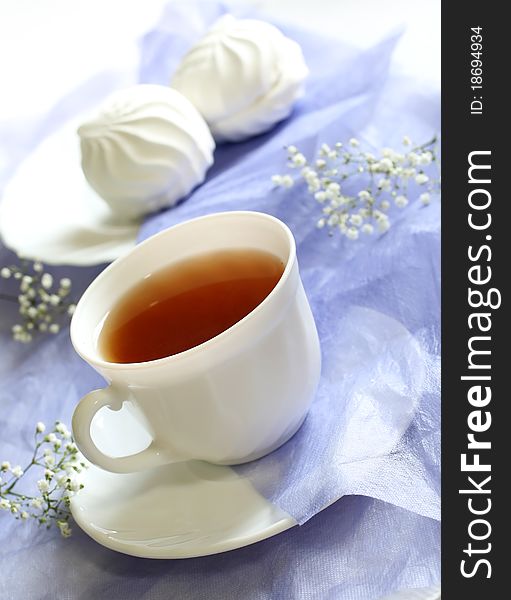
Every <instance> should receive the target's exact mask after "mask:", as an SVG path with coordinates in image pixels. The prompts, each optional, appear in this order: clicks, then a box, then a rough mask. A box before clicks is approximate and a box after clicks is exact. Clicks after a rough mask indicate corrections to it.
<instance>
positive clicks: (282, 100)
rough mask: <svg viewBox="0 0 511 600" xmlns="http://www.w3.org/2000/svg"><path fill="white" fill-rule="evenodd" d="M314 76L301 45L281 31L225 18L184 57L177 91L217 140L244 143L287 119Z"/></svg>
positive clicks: (175, 80)
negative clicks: (307, 80) (205, 122)
mask: <svg viewBox="0 0 511 600" xmlns="http://www.w3.org/2000/svg"><path fill="white" fill-rule="evenodd" d="M308 72H309V71H308V68H307V65H306V64H305V59H304V57H303V54H302V50H301V48H300V46H299V45H298V44H297V43H296V42H294V41H293V40H291V39H289V38H288V37H286V36H285V35H284V34H283V33H281V32H280V31H279V30H278V29H277V28H276V27H274V26H273V25H270V24H269V23H265V22H264V21H258V20H256V19H236V18H235V17H233V16H232V15H225V16H224V17H222V18H220V19H219V20H218V21H216V22H215V23H214V24H213V26H212V27H211V29H210V30H209V31H208V33H207V34H206V35H205V36H204V37H203V38H202V39H201V40H200V41H199V42H198V43H197V44H196V45H195V46H194V47H193V48H192V49H191V50H190V51H189V52H188V53H187V54H186V55H185V56H184V58H183V60H182V62H181V63H180V65H179V67H178V69H177V71H176V73H175V74H174V76H173V78H172V81H171V86H172V87H173V88H174V89H176V90H179V91H180V92H181V93H182V94H183V95H185V96H186V97H187V98H188V99H189V100H190V101H191V102H192V103H193V104H194V106H195V107H196V108H197V109H198V110H199V112H200V113H201V114H202V116H203V117H204V118H205V119H206V121H207V122H208V124H209V126H210V129H211V131H212V133H213V135H214V137H215V139H217V140H231V141H239V140H242V139H245V138H247V137H250V136H253V135H256V134H258V133H262V132H263V131H266V130H268V129H270V128H271V127H272V126H273V125H275V123H277V122H278V121H281V120H282V119H284V118H286V117H287V116H288V115H289V114H290V112H291V110H292V107H293V103H294V102H295V100H296V99H297V98H299V97H300V96H301V95H302V94H303V82H304V80H305V78H306V77H307V75H308Z"/></svg>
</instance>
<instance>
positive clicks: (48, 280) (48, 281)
mask: <svg viewBox="0 0 511 600" xmlns="http://www.w3.org/2000/svg"><path fill="white" fill-rule="evenodd" d="M41 285H42V286H43V288H45V289H47V290H48V289H50V288H51V286H52V285H53V277H52V276H51V275H50V273H44V274H43V276H42V277H41Z"/></svg>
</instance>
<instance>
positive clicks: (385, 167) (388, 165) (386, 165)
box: [380, 157, 394, 171]
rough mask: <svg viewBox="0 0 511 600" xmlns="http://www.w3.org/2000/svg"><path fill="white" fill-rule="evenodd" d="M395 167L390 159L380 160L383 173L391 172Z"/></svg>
mask: <svg viewBox="0 0 511 600" xmlns="http://www.w3.org/2000/svg"><path fill="white" fill-rule="evenodd" d="M393 166H394V163H393V162H392V161H391V160H390V158H388V157H385V158H382V159H381V160H380V169H381V170H382V171H390V170H391V169H392V168H393Z"/></svg>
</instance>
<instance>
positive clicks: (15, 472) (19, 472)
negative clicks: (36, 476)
mask: <svg viewBox="0 0 511 600" xmlns="http://www.w3.org/2000/svg"><path fill="white" fill-rule="evenodd" d="M11 473H12V474H13V475H14V477H21V476H22V475H23V469H22V468H21V465H16V466H15V467H13V468H12V469H11Z"/></svg>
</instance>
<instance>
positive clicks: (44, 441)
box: [0, 421, 86, 537]
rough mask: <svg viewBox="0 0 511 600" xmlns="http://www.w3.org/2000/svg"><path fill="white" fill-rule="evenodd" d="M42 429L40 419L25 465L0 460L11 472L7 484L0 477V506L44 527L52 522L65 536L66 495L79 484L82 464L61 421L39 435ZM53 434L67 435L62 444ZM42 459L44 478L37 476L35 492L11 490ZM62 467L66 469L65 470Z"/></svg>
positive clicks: (4, 468) (67, 508)
mask: <svg viewBox="0 0 511 600" xmlns="http://www.w3.org/2000/svg"><path fill="white" fill-rule="evenodd" d="M45 429H46V427H45V425H44V423H42V422H38V423H37V424H36V426H35V432H36V435H35V440H36V441H35V449H34V452H33V456H32V459H31V461H30V462H29V463H28V465H27V466H26V467H25V469H22V468H21V467H20V466H19V465H16V466H15V467H12V468H11V465H10V463H9V462H8V461H4V462H2V463H1V464H0V470H1V471H2V472H8V471H10V472H11V474H12V476H13V477H12V478H11V479H10V480H9V482H8V487H7V486H5V485H2V481H1V479H0V508H1V509H3V510H4V511H6V512H9V513H11V514H12V515H13V516H14V518H15V519H18V520H21V521H26V520H27V519H30V518H34V519H35V520H36V521H37V522H38V523H39V525H46V526H48V527H49V526H50V525H51V524H52V523H55V525H57V527H58V528H59V530H60V532H61V533H62V535H63V536H64V537H68V536H69V535H70V533H71V529H70V527H69V523H68V521H69V518H70V512H69V507H70V497H71V496H73V495H74V494H76V493H77V492H79V491H80V490H81V489H82V488H83V484H82V483H81V482H80V480H79V473H80V472H81V471H82V470H83V468H85V466H86V464H85V461H84V458H83V457H82V456H81V454H80V453H79V452H78V448H77V447H76V445H75V444H74V442H73V441H72V438H71V434H70V432H69V430H68V428H67V427H66V425H65V424H64V423H61V422H60V421H57V422H56V423H55V427H54V430H53V431H51V432H50V433H48V434H47V435H45V436H44V437H42V438H41V437H39V435H40V434H42V433H44V431H45ZM57 434H59V435H61V436H62V437H64V438H65V439H68V438H71V439H70V440H69V441H68V442H67V443H66V444H64V445H62V442H61V440H60V438H58V437H57ZM50 444H53V451H54V452H55V454H54V452H53V451H52V448H51V447H49V446H48V445H50ZM61 446H63V447H61ZM43 461H44V462H45V463H46V464H47V466H46V468H44V478H43V479H38V480H37V483H36V487H37V490H38V493H37V495H35V496H31V495H30V494H29V493H27V492H26V491H24V493H23V494H20V493H18V491H15V487H16V486H17V485H18V483H19V482H20V481H21V479H22V477H23V476H24V475H25V473H26V472H27V471H28V470H29V469H32V468H33V469H36V468H40V467H41V465H42V462H43ZM48 463H52V465H53V466H51V467H50V465H48ZM66 468H69V469H70V471H69V473H68V472H67V471H66ZM24 471H25V472H24ZM39 494H41V495H39Z"/></svg>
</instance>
